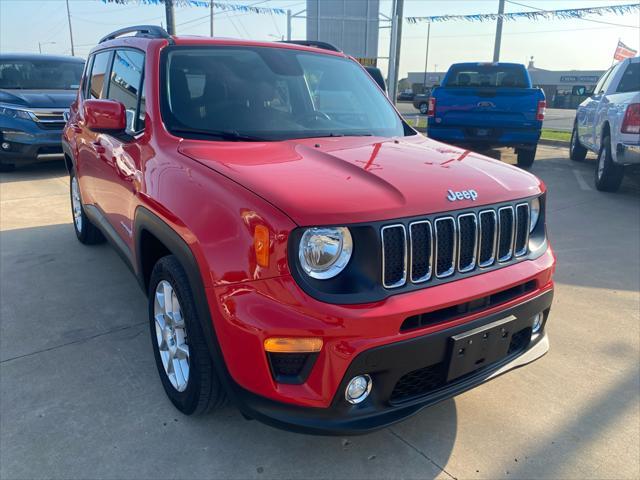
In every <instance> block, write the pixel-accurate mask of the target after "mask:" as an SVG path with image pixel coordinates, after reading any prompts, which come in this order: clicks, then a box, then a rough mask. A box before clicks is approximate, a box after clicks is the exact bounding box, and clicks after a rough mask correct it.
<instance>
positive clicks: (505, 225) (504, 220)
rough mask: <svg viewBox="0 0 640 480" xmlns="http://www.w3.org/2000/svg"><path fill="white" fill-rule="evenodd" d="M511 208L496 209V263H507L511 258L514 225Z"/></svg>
mask: <svg viewBox="0 0 640 480" xmlns="http://www.w3.org/2000/svg"><path fill="white" fill-rule="evenodd" d="M513 220H514V219H513V207H512V206H508V207H502V208H500V209H498V261H499V262H507V261H509V260H511V257H513V240H514V237H515V235H514V234H515V228H514V227H515V225H514V221H513Z"/></svg>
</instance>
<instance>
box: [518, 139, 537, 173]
mask: <svg viewBox="0 0 640 480" xmlns="http://www.w3.org/2000/svg"><path fill="white" fill-rule="evenodd" d="M537 148H538V147H537V145H536V146H534V147H533V148H532V149H529V148H519V149H517V150H516V153H517V155H518V166H519V167H520V168H530V167H531V165H533V160H534V159H535V158H536V149H537Z"/></svg>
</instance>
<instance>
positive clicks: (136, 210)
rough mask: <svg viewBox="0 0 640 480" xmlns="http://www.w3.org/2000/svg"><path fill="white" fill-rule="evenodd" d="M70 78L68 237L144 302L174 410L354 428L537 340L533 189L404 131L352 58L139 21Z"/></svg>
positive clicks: (417, 402)
mask: <svg viewBox="0 0 640 480" xmlns="http://www.w3.org/2000/svg"><path fill="white" fill-rule="evenodd" d="M127 33H133V34H134V35H133V36H125V35H124V34H127ZM85 70H86V71H85V73H84V76H83V79H82V85H81V88H80V91H79V94H78V97H77V100H76V101H75V102H74V103H73V105H72V107H71V111H70V117H69V121H68V124H67V126H66V129H65V131H64V152H65V156H66V163H67V168H68V170H69V174H70V178H71V181H70V184H71V186H70V192H71V206H72V209H73V220H74V226H75V231H76V235H77V237H78V239H79V240H80V241H81V242H82V243H86V244H91V243H96V242H99V241H101V240H102V239H103V238H105V237H106V238H107V239H108V240H109V241H110V242H111V243H112V244H113V245H114V247H115V248H116V249H117V251H118V252H119V253H120V254H121V256H122V258H123V259H124V261H125V262H126V263H127V264H128V265H129V266H130V268H131V270H132V272H133V273H134V274H135V276H136V277H137V279H138V281H139V283H140V286H141V287H142V289H143V290H144V291H145V292H146V294H147V295H148V299H149V322H150V327H151V336H152V343H153V350H154V354H155V358H156V363H157V366H158V371H159V373H160V378H161V381H162V384H163V386H164V389H165V391H166V393H167V395H168V396H169V398H170V400H171V401H172V402H173V404H174V405H175V406H176V407H177V408H178V409H179V410H180V411H182V412H184V413H185V414H192V413H199V412H205V411H207V410H210V409H211V408H214V407H216V406H218V405H220V404H221V403H222V402H223V400H224V399H225V398H230V399H231V400H232V401H233V402H234V403H235V404H237V405H238V408H239V409H240V410H241V412H242V413H243V414H244V415H245V416H247V417H250V418H256V419H260V420H262V421H265V422H267V423H270V424H273V425H276V426H281V427H286V428H290V429H295V430H301V431H308V432H316V433H357V432H364V431H368V430H372V429H376V428H380V427H383V426H386V425H389V424H391V423H393V422H396V421H398V420H401V419H403V418H406V417H408V416H409V415H412V414H414V413H416V412H418V411H419V410H420V409H422V408H424V407H426V406H428V405H431V404H434V403H435V402H438V401H440V400H443V399H445V398H448V397H451V396H453V395H456V394H458V393H461V392H463V391H465V390H468V389H470V388H473V387H474V386H476V385H479V384H481V383H483V382H485V381H487V380H489V379H491V378H493V377H495V376H497V375H500V374H501V373H504V372H506V371H508V370H510V369H513V368H515V367H518V366H521V365H524V364H526V363H528V362H531V361H533V360H535V359H537V358H539V357H540V356H542V355H543V354H544V353H545V352H546V351H547V349H548V340H547V335H546V333H545V322H546V320H547V317H548V314H549V308H550V305H551V299H552V295H553V282H552V279H551V277H552V273H553V270H554V263H555V258H554V254H553V253H552V251H551V248H550V247H549V244H548V242H547V237H546V232H545V187H544V185H543V184H542V183H541V182H540V180H538V179H537V178H536V177H534V176H533V175H531V174H529V173H526V172H524V171H522V170H519V169H517V168H515V167H512V166H509V165H505V164H503V163H501V162H498V161H494V160H491V159H489V158H486V157H484V156H481V155H478V154H475V153H472V152H469V151H467V150H462V149H459V148H455V147H451V146H449V145H445V144H442V143H438V142H435V141H433V140H429V139H427V138H425V137H424V136H422V135H420V134H418V133H417V132H415V131H414V130H412V129H411V128H410V127H409V126H408V125H407V124H406V123H405V122H404V121H403V120H402V118H401V117H400V115H399V114H398V112H397V111H396V110H395V109H394V107H393V105H392V104H391V103H390V102H389V100H388V99H387V98H386V96H385V94H384V93H383V91H382V90H381V89H380V87H379V86H378V84H376V83H375V82H374V81H373V80H372V78H371V77H370V76H369V75H368V74H367V72H366V71H365V70H364V69H363V68H362V67H361V66H360V65H359V64H358V63H356V61H354V60H353V59H352V58H349V57H348V56H345V55H344V54H342V53H341V52H337V51H330V50H328V49H321V48H314V47H308V46H304V45H299V44H291V43H264V42H252V41H238V40H229V39H211V38H199V37H172V36H169V35H168V34H167V33H166V32H165V31H164V30H162V29H160V28H158V27H150V26H142V27H132V28H127V29H123V30H120V31H117V32H114V33H112V34H110V35H108V36H107V37H105V38H103V39H102V40H101V41H100V43H99V45H98V46H97V47H96V48H95V49H94V50H93V51H92V52H91V54H90V56H89V60H88V62H87V66H86V69H85Z"/></svg>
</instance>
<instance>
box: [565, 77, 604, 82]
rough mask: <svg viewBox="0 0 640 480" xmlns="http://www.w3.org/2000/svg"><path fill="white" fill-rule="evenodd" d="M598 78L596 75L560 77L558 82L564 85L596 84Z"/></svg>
mask: <svg viewBox="0 0 640 480" xmlns="http://www.w3.org/2000/svg"><path fill="white" fill-rule="evenodd" d="M598 78H600V77H598V76H597V75H563V76H561V77H560V81H561V82H565V83H577V82H584V83H596V82H597V81H598Z"/></svg>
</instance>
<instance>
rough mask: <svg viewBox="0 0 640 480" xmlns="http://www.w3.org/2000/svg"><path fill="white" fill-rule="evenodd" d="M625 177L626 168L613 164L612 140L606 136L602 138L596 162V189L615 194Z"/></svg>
mask: <svg viewBox="0 0 640 480" xmlns="http://www.w3.org/2000/svg"><path fill="white" fill-rule="evenodd" d="M623 177H624V167H623V166H622V165H617V164H615V163H614V162H613V157H612V155H611V138H610V137H609V135H605V136H603V137H602V145H601V146H600V152H599V153H598V161H597V162H596V169H595V183H596V188H597V189H598V190H600V191H601V192H615V191H617V190H618V189H619V188H620V184H621V183H622V178H623Z"/></svg>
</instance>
